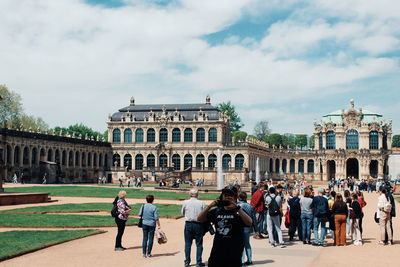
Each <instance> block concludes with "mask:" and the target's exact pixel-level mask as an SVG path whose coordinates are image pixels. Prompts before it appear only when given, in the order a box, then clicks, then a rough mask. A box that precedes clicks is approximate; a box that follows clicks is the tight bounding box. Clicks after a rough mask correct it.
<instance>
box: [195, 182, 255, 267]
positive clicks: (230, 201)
mask: <svg viewBox="0 0 400 267" xmlns="http://www.w3.org/2000/svg"><path fill="white" fill-rule="evenodd" d="M236 201H237V189H236V188H235V187H233V186H227V187H225V188H224V189H222V192H221V198H220V199H217V200H214V201H213V202H211V204H210V205H209V206H208V207H207V208H206V209H205V210H204V211H202V212H201V213H200V215H199V218H198V220H199V221H200V222H206V221H209V222H212V223H213V224H214V225H215V227H216V231H215V235H214V242H213V246H212V249H211V254H210V258H209V259H208V266H209V267H241V266H242V254H243V249H244V240H243V228H244V227H245V226H251V224H252V220H251V218H250V216H249V215H247V213H246V212H245V211H243V210H242V209H241V208H240V207H239V206H238V205H237V204H236ZM214 207H217V208H215V209H213V210H211V209H212V208H214Z"/></svg>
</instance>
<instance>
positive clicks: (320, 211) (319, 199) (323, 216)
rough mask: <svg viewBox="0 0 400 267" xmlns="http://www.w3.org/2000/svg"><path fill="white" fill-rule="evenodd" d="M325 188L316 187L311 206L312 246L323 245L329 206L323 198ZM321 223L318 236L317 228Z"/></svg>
mask: <svg viewBox="0 0 400 267" xmlns="http://www.w3.org/2000/svg"><path fill="white" fill-rule="evenodd" d="M324 195H325V189H323V188H319V189H318V196H315V197H314V198H313V201H312V203H311V207H312V209H313V217H314V218H313V220H314V243H313V245H314V246H324V245H325V243H324V242H325V235H326V222H327V218H328V212H329V206H328V200H327V199H326V198H325V196H324ZM320 225H321V235H320V236H318V228H319V226H320Z"/></svg>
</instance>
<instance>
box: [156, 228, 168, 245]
mask: <svg viewBox="0 0 400 267" xmlns="http://www.w3.org/2000/svg"><path fill="white" fill-rule="evenodd" d="M156 236H157V241H158V244H160V245H161V244H165V243H167V241H168V239H167V236H166V234H165V233H164V231H163V230H161V229H157V230H156Z"/></svg>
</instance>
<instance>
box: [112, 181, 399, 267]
mask: <svg viewBox="0 0 400 267" xmlns="http://www.w3.org/2000/svg"><path fill="white" fill-rule="evenodd" d="M329 184H330V185H328V190H326V189H324V188H318V190H314V189H313V188H312V186H305V187H304V185H305V183H301V182H300V183H296V184H294V186H293V187H291V186H289V187H287V185H286V184H283V185H282V184H275V185H274V184H273V183H272V182H271V181H266V182H264V183H259V184H255V185H254V186H253V188H252V189H251V194H252V195H251V198H250V201H249V202H248V196H247V193H246V192H242V191H241V187H240V185H238V184H234V185H229V186H227V187H225V188H224V189H223V190H222V191H221V195H220V197H219V198H218V199H217V200H215V201H213V202H211V203H210V204H209V205H208V206H206V205H205V203H204V202H203V201H201V200H199V199H198V194H199V193H198V190H197V189H196V188H193V189H191V190H190V193H189V194H190V198H189V199H188V200H186V201H185V202H184V203H183V205H182V214H183V215H184V217H185V227H184V230H183V232H184V240H185V260H184V266H190V264H191V256H190V255H191V246H192V243H193V240H194V241H195V244H196V266H205V264H204V263H203V258H202V254H203V236H204V235H205V234H206V233H208V232H210V233H211V234H215V235H214V241H213V246H212V249H211V253H210V256H209V258H208V266H211V267H213V266H219V267H221V266H232V267H235V266H247V265H252V264H253V259H252V248H251V236H253V238H254V239H263V238H268V239H267V240H268V243H269V244H270V246H272V247H278V246H279V247H280V248H285V247H286V245H287V244H286V243H285V242H284V239H283V235H282V228H281V227H282V222H283V221H284V225H285V226H286V227H287V228H288V235H289V242H297V241H300V242H302V243H303V244H304V245H313V246H326V245H327V243H328V242H327V239H328V238H332V240H333V242H332V243H333V245H335V246H346V245H348V244H349V243H347V242H346V240H347V239H350V240H351V242H352V244H353V245H355V246H361V245H362V244H363V238H362V234H363V218H364V215H365V214H364V211H363V208H364V207H365V206H366V205H367V202H366V201H365V199H364V196H363V191H362V190H368V188H364V187H360V186H357V187H355V186H353V187H352V186H351V184H350V185H349V184H346V186H344V187H338V189H339V190H338V192H337V191H335V190H334V189H335V188H334V186H331V185H332V184H331V182H330V183H329ZM351 189H353V190H351ZM360 189H361V190H360ZM378 190H379V198H378V204H377V209H376V213H375V220H376V222H377V223H378V224H379V229H380V241H379V242H378V244H379V245H392V244H393V225H392V217H394V216H396V212H395V202H394V199H393V196H392V187H391V186H390V184H389V183H385V182H381V183H380V184H379V188H378ZM125 196H126V193H124V191H121V192H120V194H119V196H118V197H117V198H116V199H115V203H116V205H117V206H118V211H119V213H120V215H119V216H118V217H117V218H116V219H115V221H116V224H117V226H118V234H117V237H116V243H115V249H116V250H124V249H125V248H123V247H122V245H121V238H122V235H123V232H124V228H125V222H126V220H127V218H128V214H129V212H130V211H131V209H130V207H129V205H128V204H127V203H126V201H125ZM153 200H154V197H153V196H151V195H149V196H147V197H146V201H147V204H144V205H142V207H141V209H140V210H139V213H138V215H140V216H141V217H142V218H143V227H142V228H143V244H142V249H143V256H144V257H151V251H152V245H153V239H154V231H155V228H156V225H157V226H158V227H160V222H159V219H158V212H157V208H156V206H154V205H152V202H153ZM285 205H286V213H285V214H284V208H283V207H284V206H285Z"/></svg>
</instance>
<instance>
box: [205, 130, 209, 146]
mask: <svg viewBox="0 0 400 267" xmlns="http://www.w3.org/2000/svg"><path fill="white" fill-rule="evenodd" d="M209 130H210V129H209V128H204V142H205V143H208V131H209Z"/></svg>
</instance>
